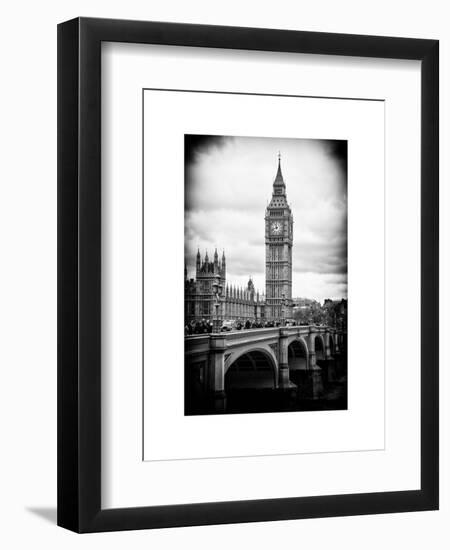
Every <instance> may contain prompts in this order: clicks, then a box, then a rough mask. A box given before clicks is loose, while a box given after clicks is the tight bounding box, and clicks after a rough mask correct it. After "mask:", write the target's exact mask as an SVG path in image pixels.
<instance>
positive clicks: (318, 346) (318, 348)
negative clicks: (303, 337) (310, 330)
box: [314, 334, 325, 360]
mask: <svg viewBox="0 0 450 550" xmlns="http://www.w3.org/2000/svg"><path fill="white" fill-rule="evenodd" d="M314 350H315V352H316V360H317V359H325V340H324V338H323V336H322V335H321V334H316V335H315V336H314Z"/></svg>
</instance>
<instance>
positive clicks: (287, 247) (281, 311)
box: [264, 153, 294, 322]
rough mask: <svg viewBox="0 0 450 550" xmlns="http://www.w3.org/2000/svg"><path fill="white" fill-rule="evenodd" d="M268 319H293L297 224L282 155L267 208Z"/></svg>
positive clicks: (265, 219) (279, 158)
mask: <svg viewBox="0 0 450 550" xmlns="http://www.w3.org/2000/svg"><path fill="white" fill-rule="evenodd" d="M264 221H265V237H266V239H265V241H266V317H267V318H268V320H270V321H275V322H277V321H282V320H284V319H286V318H288V317H290V315H291V314H290V309H291V307H292V244H293V224H294V218H293V216H292V212H291V208H290V206H289V204H288V202H287V196H286V184H285V182H284V178H283V174H282V171H281V154H280V153H278V169H277V174H276V176H275V180H274V182H273V190H272V198H271V200H270V203H269V205H268V206H267V208H266V215H265V218H264Z"/></svg>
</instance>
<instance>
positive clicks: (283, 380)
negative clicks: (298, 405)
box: [278, 329, 295, 389]
mask: <svg viewBox="0 0 450 550" xmlns="http://www.w3.org/2000/svg"><path fill="white" fill-rule="evenodd" d="M288 336H289V332H288V331H287V330H283V329H281V330H280V355H279V360H278V387H279V388H281V389H284V388H292V387H295V385H294V384H293V383H292V382H291V381H290V380H289V363H288Z"/></svg>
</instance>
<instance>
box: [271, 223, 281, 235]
mask: <svg viewBox="0 0 450 550" xmlns="http://www.w3.org/2000/svg"><path fill="white" fill-rule="evenodd" d="M281 227H282V226H281V222H273V223H272V225H271V226H270V228H271V230H272V233H273V234H274V235H279V234H280V233H281Z"/></svg>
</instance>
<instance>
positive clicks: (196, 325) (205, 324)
mask: <svg viewBox="0 0 450 550" xmlns="http://www.w3.org/2000/svg"><path fill="white" fill-rule="evenodd" d="M286 325H290V326H295V325H296V322H295V321H266V322H262V321H261V320H256V321H250V320H249V319H247V320H246V321H245V322H244V321H236V322H235V323H234V324H233V328H234V329H235V330H250V329H255V328H273V327H281V326H286ZM221 330H226V329H225V328H223V327H222V328H221ZM211 332H213V323H212V321H210V320H209V319H208V320H207V319H202V320H201V321H194V320H192V321H191V322H190V323H187V324H186V325H185V327H184V334H185V335H186V336H191V335H192V334H208V333H211Z"/></svg>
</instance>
